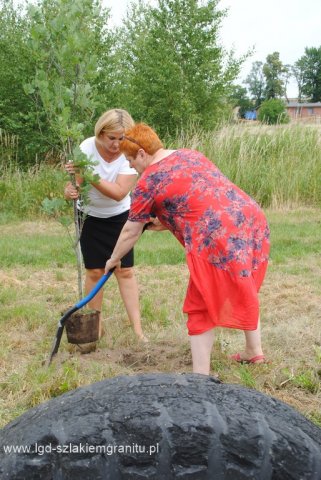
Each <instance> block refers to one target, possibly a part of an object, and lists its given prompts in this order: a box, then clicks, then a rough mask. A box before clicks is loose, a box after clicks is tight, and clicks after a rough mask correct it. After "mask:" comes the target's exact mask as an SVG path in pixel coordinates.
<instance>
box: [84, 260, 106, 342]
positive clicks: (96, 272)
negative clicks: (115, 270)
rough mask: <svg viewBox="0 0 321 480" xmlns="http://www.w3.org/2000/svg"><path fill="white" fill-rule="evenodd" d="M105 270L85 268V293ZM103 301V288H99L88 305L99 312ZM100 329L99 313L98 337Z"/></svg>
mask: <svg viewBox="0 0 321 480" xmlns="http://www.w3.org/2000/svg"><path fill="white" fill-rule="evenodd" d="M104 272H105V270H104V269H103V268H95V269H87V270H86V278H85V293H86V295H87V294H88V293H89V292H90V291H91V290H92V289H93V288H94V286H95V285H96V283H97V282H98V280H99V279H100V278H101V277H102V276H103V274H104ZM102 303H103V290H102V289H101V290H99V292H98V293H97V294H96V295H95V296H94V298H93V299H92V300H91V301H90V302H89V303H88V306H89V307H90V308H92V309H93V310H98V311H99V312H101V308H102ZM101 331H102V322H101V314H100V315H99V333H98V335H99V338H100V337H101Z"/></svg>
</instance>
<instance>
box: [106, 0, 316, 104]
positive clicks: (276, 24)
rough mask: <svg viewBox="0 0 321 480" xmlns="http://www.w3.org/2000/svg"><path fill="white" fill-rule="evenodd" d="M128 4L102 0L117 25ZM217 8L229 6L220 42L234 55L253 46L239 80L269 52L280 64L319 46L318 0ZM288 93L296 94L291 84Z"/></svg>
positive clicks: (234, 0) (243, 1)
mask: <svg viewBox="0 0 321 480" xmlns="http://www.w3.org/2000/svg"><path fill="white" fill-rule="evenodd" d="M130 3H131V0H104V5H105V6H106V7H110V8H111V12H112V16H113V20H114V22H115V23H117V24H119V23H120V22H121V18H122V17H123V15H124V14H125V12H126V9H127V6H128V5H129V4H130ZM150 3H153V0H150ZM219 8H228V9H229V12H228V14H227V17H226V18H225V19H224V20H223V22H222V29H221V43H222V45H223V46H224V47H226V48H227V49H231V48H232V47H233V48H234V49H235V52H236V54H237V56H239V55H241V54H243V53H245V52H247V50H248V49H249V48H251V47H254V48H255V53H254V55H253V56H252V57H251V58H250V59H249V60H248V61H247V62H246V63H245V65H244V67H243V70H242V74H241V79H244V78H245V77H246V75H247V74H248V73H249V71H250V69H251V66H252V63H253V62H254V61H257V60H259V61H262V62H265V59H266V56H267V55H268V54H270V53H273V52H275V51H276V52H279V53H280V59H281V61H282V62H283V63H284V64H293V63H294V62H295V61H296V60H298V59H299V58H300V57H301V56H302V55H303V54H304V49H305V47H320V46H321V0H221V1H220V3H219ZM241 79H240V83H241ZM288 95H289V96H290V97H294V96H296V95H297V89H296V86H295V84H294V83H292V84H291V85H290V88H289V90H288Z"/></svg>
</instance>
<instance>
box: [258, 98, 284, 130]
mask: <svg viewBox="0 0 321 480" xmlns="http://www.w3.org/2000/svg"><path fill="white" fill-rule="evenodd" d="M258 119H259V120H260V122H262V123H267V124H268V125H275V124H277V123H288V122H289V120H290V119H289V116H288V114H287V113H286V109H285V104H284V102H283V100H281V99H279V98H270V99H269V100H264V102H263V103H262V105H261V106H260V108H259V113H258Z"/></svg>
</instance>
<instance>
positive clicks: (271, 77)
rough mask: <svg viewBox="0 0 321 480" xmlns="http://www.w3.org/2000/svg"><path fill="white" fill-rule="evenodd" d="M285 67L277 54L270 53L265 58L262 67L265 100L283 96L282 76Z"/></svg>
mask: <svg viewBox="0 0 321 480" xmlns="http://www.w3.org/2000/svg"><path fill="white" fill-rule="evenodd" d="M284 73H285V67H284V65H283V63H282V62H281V60H280V54H279V52H274V53H271V54H270V55H268V56H267V57H266V62H265V64H264V65H263V74H264V76H265V95H264V96H265V98H266V99H267V100H268V99H270V98H279V97H282V96H283V95H284V80H283V74H284Z"/></svg>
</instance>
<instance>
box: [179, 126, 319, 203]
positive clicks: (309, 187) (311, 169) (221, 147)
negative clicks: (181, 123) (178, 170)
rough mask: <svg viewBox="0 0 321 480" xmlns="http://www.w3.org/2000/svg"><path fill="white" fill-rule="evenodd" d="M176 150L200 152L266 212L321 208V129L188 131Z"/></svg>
mask: <svg viewBox="0 0 321 480" xmlns="http://www.w3.org/2000/svg"><path fill="white" fill-rule="evenodd" d="M175 145H176V146H179V147H189V148H195V149H198V150H201V151H203V152H204V153H205V154H206V155H207V157H208V158H209V159H210V160H212V161H213V162H214V163H215V164H216V165H217V166H218V167H219V168H220V169H221V170H222V172H223V173H224V174H225V175H226V176H227V177H229V178H230V179H231V180H232V181H233V182H234V183H236V184H237V185H239V186H240V187H241V188H242V189H243V190H245V191H246V192H247V193H249V194H250V195H251V196H252V197H254V198H255V199H256V201H257V202H258V203H260V204H261V205H262V206H264V207H272V208H275V207H280V206H299V205H301V206H302V205H310V206H317V205H320V203H321V127H320V126H317V125H304V124H290V125H277V126H266V125H257V124H255V125H251V124H250V125H249V124H235V125H228V126H223V127H221V128H219V129H217V130H216V131H213V132H200V131H199V130H197V129H191V131H190V132H189V133H187V134H181V135H180V137H178V138H177V140H176V142H175Z"/></svg>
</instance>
